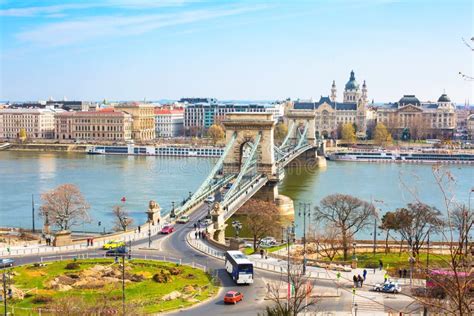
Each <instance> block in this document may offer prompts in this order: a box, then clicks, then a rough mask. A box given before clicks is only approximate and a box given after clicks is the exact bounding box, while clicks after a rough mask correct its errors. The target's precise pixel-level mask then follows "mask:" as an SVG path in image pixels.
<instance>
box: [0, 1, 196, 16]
mask: <svg viewBox="0 0 474 316" xmlns="http://www.w3.org/2000/svg"><path fill="white" fill-rule="evenodd" d="M191 2H196V0H160V1H153V0H108V1H103V2H86V3H69V4H58V5H49V6H31V7H21V8H8V9H2V10H0V16H9V17H35V16H51V15H55V14H63V13H64V12H68V11H74V10H84V9H93V8H121V9H135V10H138V9H151V8H161V7H174V6H182V5H184V4H186V3H191Z"/></svg>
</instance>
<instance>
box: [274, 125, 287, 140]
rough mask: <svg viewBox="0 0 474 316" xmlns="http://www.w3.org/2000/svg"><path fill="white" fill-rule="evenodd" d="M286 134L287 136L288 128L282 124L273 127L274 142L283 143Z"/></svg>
mask: <svg viewBox="0 0 474 316" xmlns="http://www.w3.org/2000/svg"><path fill="white" fill-rule="evenodd" d="M286 134H288V126H287V125H286V124H285V123H283V122H280V123H278V124H277V125H276V126H275V134H274V136H275V140H278V141H283V140H284V139H285V137H286Z"/></svg>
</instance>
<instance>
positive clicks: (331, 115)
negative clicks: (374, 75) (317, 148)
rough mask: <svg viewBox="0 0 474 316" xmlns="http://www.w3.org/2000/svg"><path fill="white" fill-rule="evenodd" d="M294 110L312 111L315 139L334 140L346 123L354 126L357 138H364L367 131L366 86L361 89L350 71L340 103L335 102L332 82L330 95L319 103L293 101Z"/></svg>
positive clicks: (335, 93)
mask: <svg viewBox="0 0 474 316" xmlns="http://www.w3.org/2000/svg"><path fill="white" fill-rule="evenodd" d="M293 108H294V109H295V110H310V111H314V114H315V118H316V137H324V138H329V137H331V138H336V137H337V130H338V128H340V127H341V126H342V125H344V124H346V123H351V124H354V125H355V127H356V132H357V135H358V136H359V137H365V135H366V129H367V122H366V119H367V85H366V83H365V81H364V83H363V85H362V88H360V86H359V84H358V83H357V81H356V78H355V74H354V71H351V74H350V77H349V81H348V82H347V83H346V85H345V87H344V92H343V100H342V102H338V101H337V88H336V83H335V81H333V83H332V86H331V95H330V96H328V97H323V96H321V98H320V99H319V101H317V102H315V101H295V102H294V103H293Z"/></svg>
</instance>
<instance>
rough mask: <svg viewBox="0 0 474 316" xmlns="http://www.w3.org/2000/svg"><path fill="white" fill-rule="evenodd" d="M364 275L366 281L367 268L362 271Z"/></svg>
mask: <svg viewBox="0 0 474 316" xmlns="http://www.w3.org/2000/svg"><path fill="white" fill-rule="evenodd" d="M362 276H363V277H364V281H365V279H366V278H367V270H365V269H364V271H362Z"/></svg>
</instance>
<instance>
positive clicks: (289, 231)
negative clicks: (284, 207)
mask: <svg viewBox="0 0 474 316" xmlns="http://www.w3.org/2000/svg"><path fill="white" fill-rule="evenodd" d="M294 231H295V223H294V222H292V223H291V225H290V226H288V227H286V249H287V259H288V261H287V264H288V265H287V268H286V272H287V276H288V289H287V297H286V298H287V302H286V308H287V310H288V311H289V310H290V296H291V283H290V237H291V236H292V235H293V234H294Z"/></svg>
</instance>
